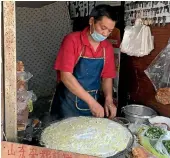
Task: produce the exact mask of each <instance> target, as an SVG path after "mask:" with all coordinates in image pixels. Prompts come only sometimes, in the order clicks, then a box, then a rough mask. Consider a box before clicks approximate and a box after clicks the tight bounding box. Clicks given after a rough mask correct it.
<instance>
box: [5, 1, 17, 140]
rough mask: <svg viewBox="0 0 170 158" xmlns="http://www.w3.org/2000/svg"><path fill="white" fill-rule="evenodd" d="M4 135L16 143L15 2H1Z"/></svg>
mask: <svg viewBox="0 0 170 158" xmlns="http://www.w3.org/2000/svg"><path fill="white" fill-rule="evenodd" d="M3 21H4V82H5V134H6V137H7V140H8V141H17V99H16V23H15V1H3Z"/></svg>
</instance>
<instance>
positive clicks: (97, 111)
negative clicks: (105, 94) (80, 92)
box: [89, 100, 104, 117]
mask: <svg viewBox="0 0 170 158" xmlns="http://www.w3.org/2000/svg"><path fill="white" fill-rule="evenodd" d="M89 108H90V110H91V113H92V114H93V116H95V117H104V108H103V107H102V106H101V105H100V104H99V103H98V102H97V101H96V100H94V102H92V103H91V104H89Z"/></svg>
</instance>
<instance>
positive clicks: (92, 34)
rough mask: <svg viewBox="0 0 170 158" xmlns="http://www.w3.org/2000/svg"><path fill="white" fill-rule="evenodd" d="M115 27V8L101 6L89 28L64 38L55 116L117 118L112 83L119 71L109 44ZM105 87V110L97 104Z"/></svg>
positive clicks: (58, 73)
mask: <svg viewBox="0 0 170 158" xmlns="http://www.w3.org/2000/svg"><path fill="white" fill-rule="evenodd" d="M115 23H116V14H115V13H114V11H113V9H112V7H111V6H109V5H99V6H96V7H95V8H94V9H93V10H92V12H91V14H90V19H89V27H87V28H85V29H84V30H83V31H82V32H73V33H70V34H68V35H67V36H66V37H65V38H64V40H63V42H62V44H61V47H60V50H59V52H58V56H57V59H56V62H55V66H54V68H55V69H56V70H57V77H58V81H59V84H58V86H57V90H56V94H55V95H54V99H53V102H52V107H51V114H52V115H55V114H57V113H58V114H59V115H60V117H61V118H66V117H72V116H95V117H104V116H106V117H108V118H110V119H112V118H113V117H115V115H116V110H117V109H116V106H115V105H114V104H113V99H112V89H113V85H112V79H113V78H114V77H115V76H116V70H115V63H114V54H113V47H112V45H111V43H109V41H107V40H106V39H107V37H108V36H109V35H110V33H111V32H112V31H113V29H114V27H115ZM101 85H102V90H103V93H104V97H105V104H104V107H103V106H102V105H100V104H99V103H98V102H97V100H98V97H99V89H100V86H101Z"/></svg>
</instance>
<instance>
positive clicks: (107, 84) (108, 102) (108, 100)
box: [102, 78, 117, 119]
mask: <svg viewBox="0 0 170 158" xmlns="http://www.w3.org/2000/svg"><path fill="white" fill-rule="evenodd" d="M112 81H113V80H112V78H103V79H102V89H103V93H104V96H105V105H104V108H105V112H106V116H107V117H108V118H110V119H113V117H115V116H116V113H117V108H116V106H115V105H114V104H113V99H112V93H113V92H112V91H113V82H112Z"/></svg>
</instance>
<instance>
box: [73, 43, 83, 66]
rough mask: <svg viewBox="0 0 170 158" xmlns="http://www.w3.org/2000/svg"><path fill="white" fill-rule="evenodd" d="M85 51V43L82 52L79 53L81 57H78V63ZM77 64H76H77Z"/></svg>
mask: <svg viewBox="0 0 170 158" xmlns="http://www.w3.org/2000/svg"><path fill="white" fill-rule="evenodd" d="M84 52H85V46H84V45H83V48H82V49H81V52H80V55H79V57H78V59H77V61H76V64H77V63H78V61H79V59H80V57H81V56H82V54H84ZM76 64H75V66H76Z"/></svg>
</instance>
